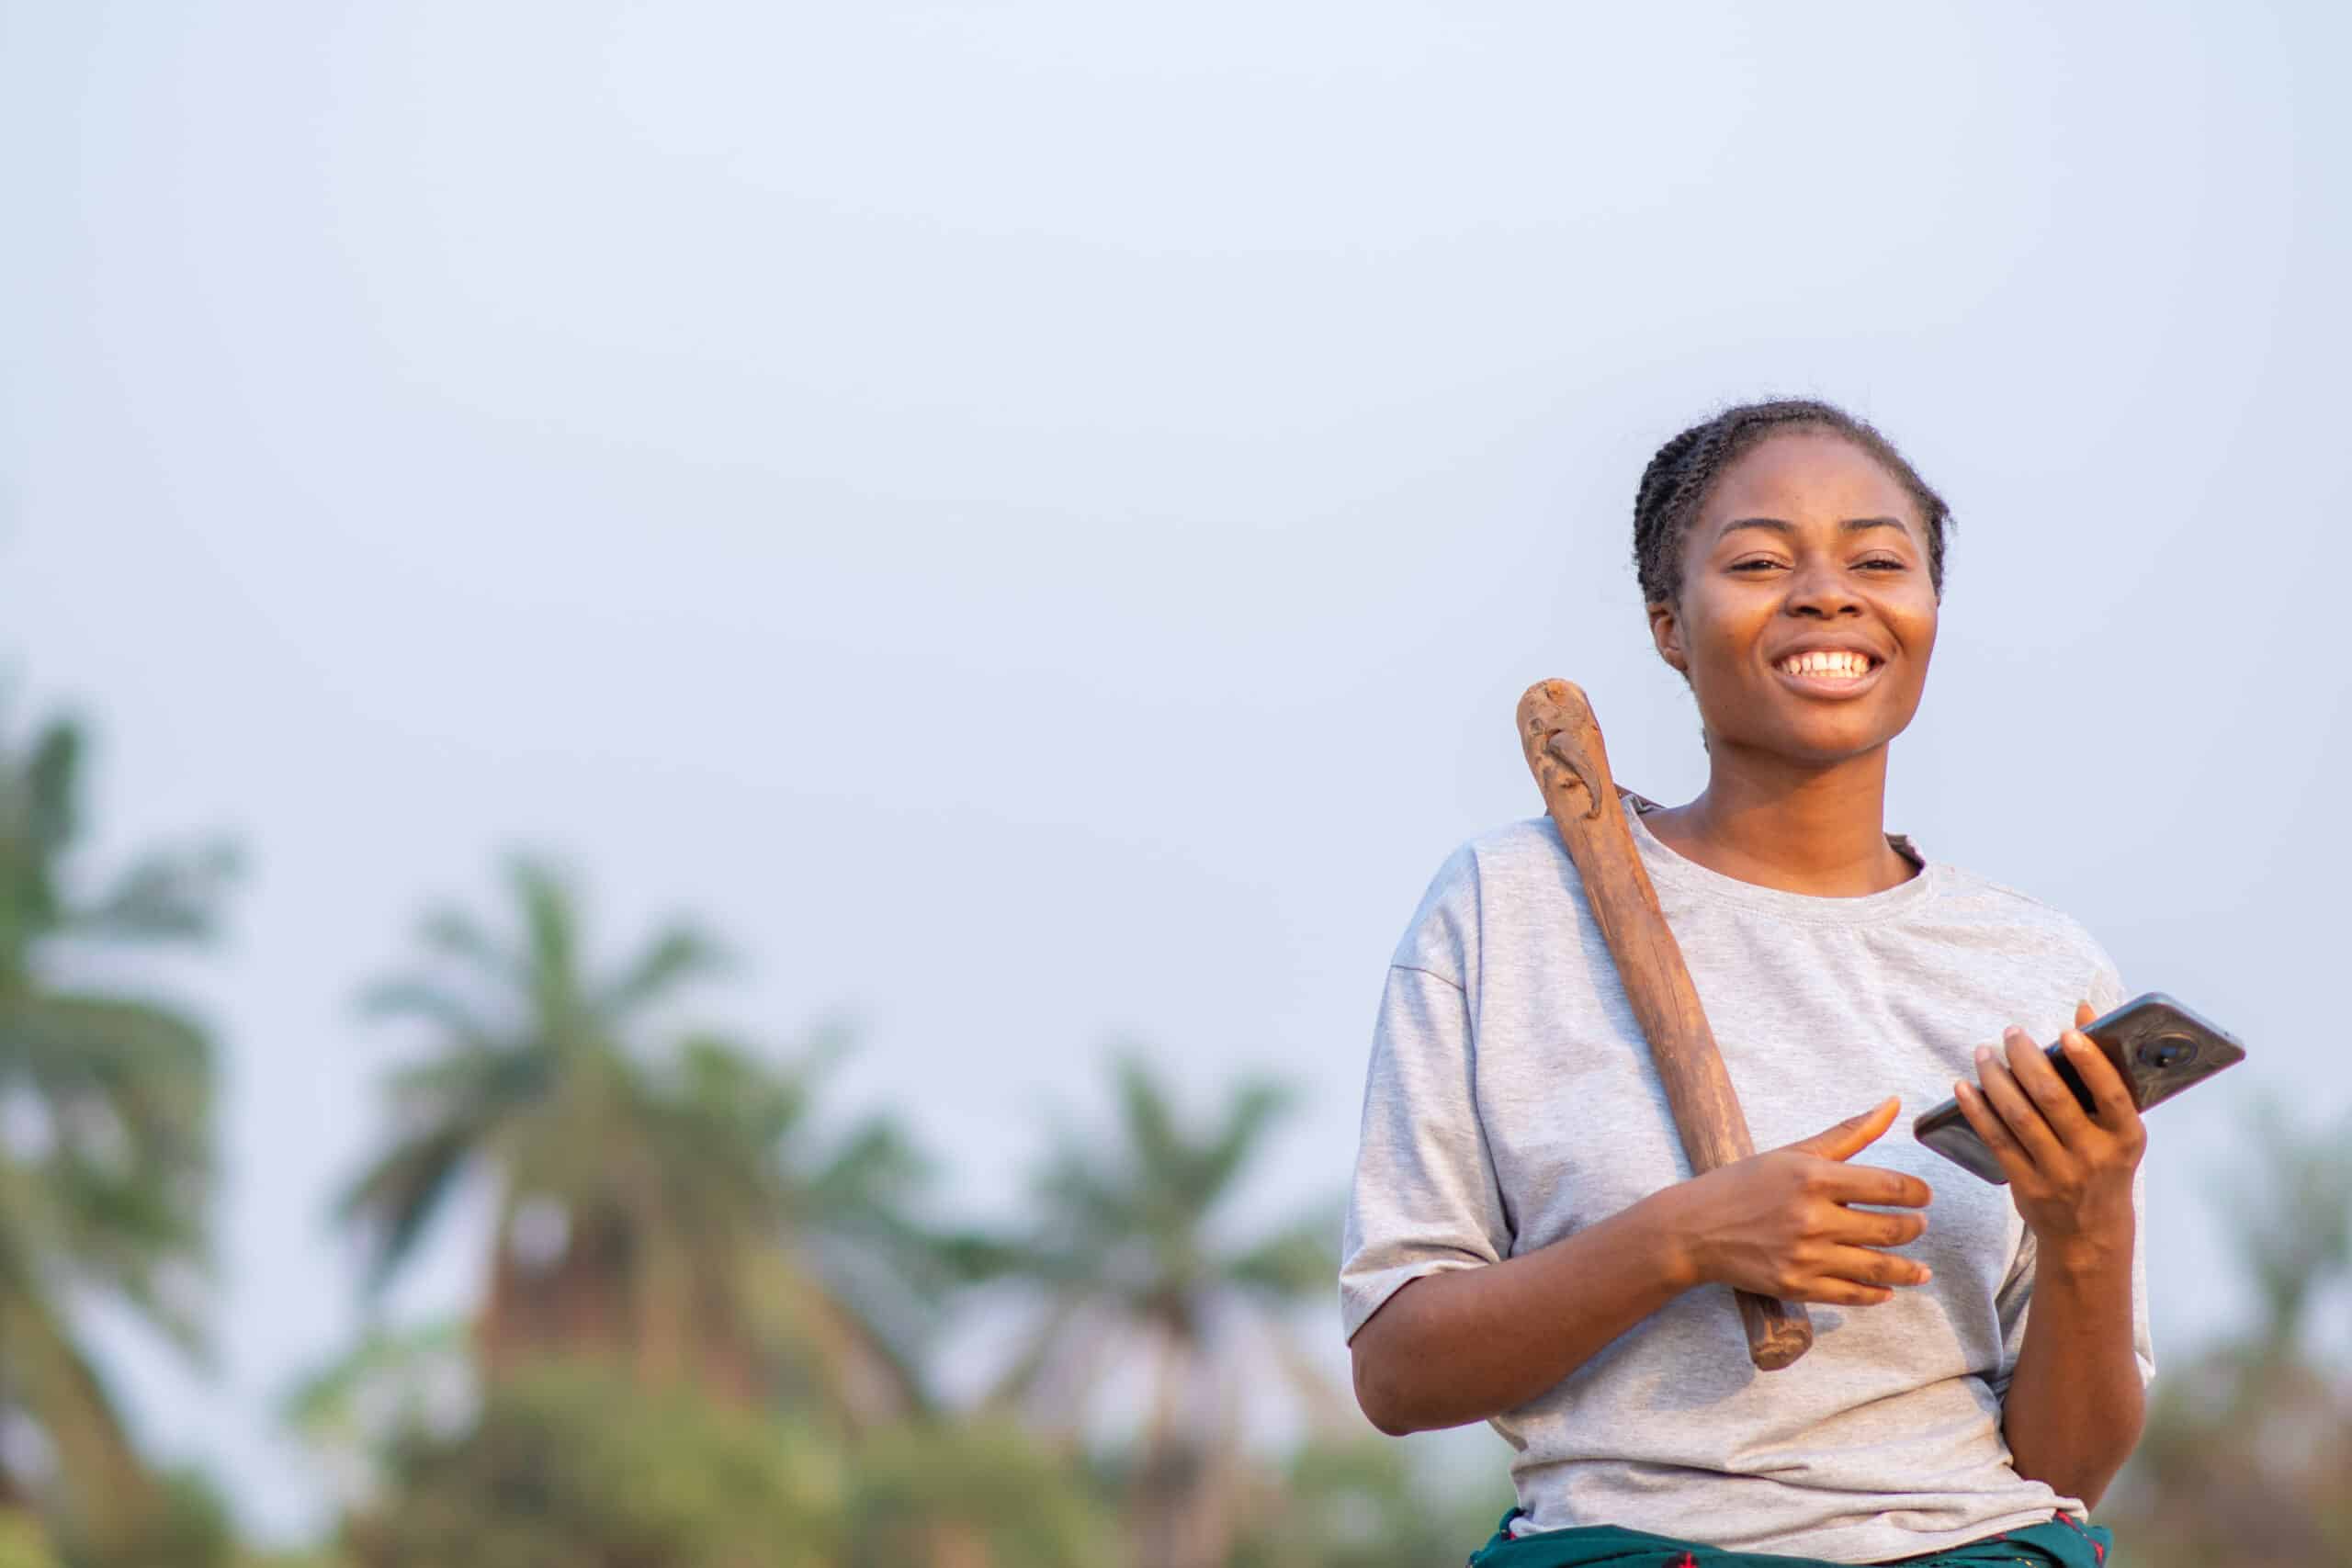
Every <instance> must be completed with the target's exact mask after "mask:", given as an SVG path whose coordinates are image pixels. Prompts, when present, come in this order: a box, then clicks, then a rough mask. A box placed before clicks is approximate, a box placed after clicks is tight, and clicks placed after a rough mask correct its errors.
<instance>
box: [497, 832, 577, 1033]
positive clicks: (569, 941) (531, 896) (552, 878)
mask: <svg viewBox="0 0 2352 1568" xmlns="http://www.w3.org/2000/svg"><path fill="white" fill-rule="evenodd" d="M506 875H507V880H508V882H509V883H510V884H511V885H512V886H513V888H514V892H515V902H516V903H517V904H518V905H519V906H520V907H521V909H522V913H523V932H524V952H525V953H526V954H527V955H528V961H529V966H530V967H529V975H530V987H531V990H532V993H533V995H534V996H535V997H536V998H537V1001H538V1004H539V1009H540V1012H541V1016H542V1017H546V1018H550V1019H554V1018H570V1017H571V1016H573V1015H574V1014H575V1013H576V1012H577V1011H578V1010H579V1008H580V1004H581V1001H582V987H581V984H580V914H579V898H578V896H577V895H576V894H575V893H574V891H573V889H572V886H571V882H570V880H569V879H568V878H567V877H566V876H565V874H564V873H563V872H562V871H561V870H560V869H559V868H558V867H557V866H556V864H555V863H553V862H552V861H548V860H545V859H542V858H540V857H538V856H536V855H527V854H521V855H515V856H514V857H512V858H511V859H510V860H509V861H508V862H507V867H506Z"/></svg>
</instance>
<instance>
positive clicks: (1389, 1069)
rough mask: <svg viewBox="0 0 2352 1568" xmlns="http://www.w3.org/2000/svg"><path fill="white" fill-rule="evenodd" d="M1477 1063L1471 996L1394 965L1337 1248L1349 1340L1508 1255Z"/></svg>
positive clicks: (1435, 977)
mask: <svg viewBox="0 0 2352 1568" xmlns="http://www.w3.org/2000/svg"><path fill="white" fill-rule="evenodd" d="M1475 1061H1476V1051H1475V1044H1474V1041H1473V1038H1472V1027H1471V1021H1470V1009H1469V1003H1468V998H1466V997H1465V996H1464V992H1463V988H1462V987H1461V986H1460V985H1458V984H1456V983H1455V982H1454V981H1453V980H1452V979H1450V978H1448V977H1447V976H1443V975H1440V974H1436V973H1434V972H1432V971H1430V970H1427V969H1421V968H1416V967H1412V966H1410V965H1407V964H1397V965H1393V966H1392V967H1391V968H1390V969H1389V971H1388V980H1387V985H1386V988H1385V990H1384V991H1383V993H1382V996H1381V1000H1380V1016H1379V1020H1378V1022H1377V1023H1376V1024H1375V1026H1374V1031H1373V1043H1372V1065H1371V1067H1370V1070H1369V1071H1368V1072H1367V1074H1366V1076H1365V1082H1364V1103H1363V1138H1362V1142H1361V1143H1360V1144H1359V1145H1358V1149H1357V1154H1356V1170H1355V1180H1354V1185H1353V1187H1352V1189H1351V1191H1350V1193H1349V1198H1348V1214H1347V1225H1346V1231H1345V1235H1343V1236H1342V1238H1341V1243H1340V1319H1341V1323H1342V1325H1343V1327H1344V1330H1345V1332H1346V1335H1347V1337H1349V1338H1350V1339H1352V1338H1354V1337H1355V1335H1356V1331H1357V1330H1358V1329H1360V1328H1362V1327H1363V1325H1364V1324H1365V1323H1366V1322H1367V1321H1368V1320H1369V1319H1370V1318H1371V1316H1372V1314H1374V1313H1375V1312H1377V1311H1378V1310H1379V1309H1380V1307H1381V1305H1382V1304H1383V1303H1385V1302H1386V1301H1387V1300H1388V1298H1389V1297H1390V1296H1392V1295H1395V1294H1396V1293H1397V1291H1398V1289H1400V1288H1401V1287H1402V1286H1404V1285H1405V1284H1406V1283H1407V1282H1408V1281H1409V1280H1417V1279H1419V1278H1420V1277H1421V1276H1422V1275H1424V1274H1434V1273H1437V1272H1440V1271H1442V1270H1443V1269H1471V1268H1476V1267H1477V1266H1479V1265H1480V1264H1486V1263H1494V1262H1498V1261H1499V1260H1500V1259H1502V1258H1506V1257H1508V1256H1510V1246H1511V1234H1510V1222H1509V1219H1508V1217H1507V1215H1506V1213H1505V1210H1504V1206H1503V1200H1502V1193H1501V1190H1500V1188H1499V1186H1498V1183H1497V1181H1496V1179H1495V1168H1494V1162H1493V1158H1492V1156H1491V1155H1490V1154H1489V1152H1488V1149H1487V1139H1486V1134H1485V1131H1484V1129H1483V1128H1482V1127H1481V1126H1480V1124H1479V1120H1478V1112H1477V1100H1476V1091H1475Z"/></svg>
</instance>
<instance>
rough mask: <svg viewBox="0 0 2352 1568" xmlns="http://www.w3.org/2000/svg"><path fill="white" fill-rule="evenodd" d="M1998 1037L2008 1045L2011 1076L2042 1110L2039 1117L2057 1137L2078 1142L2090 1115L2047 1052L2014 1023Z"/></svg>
mask: <svg viewBox="0 0 2352 1568" xmlns="http://www.w3.org/2000/svg"><path fill="white" fill-rule="evenodd" d="M2001 1039H2002V1043H2004V1044H2005V1045H2006V1046H2007V1051H2008V1068H2009V1073H2010V1076H2011V1077H2015V1078H2016V1079H2017V1080H2018V1088H2019V1089H2024V1090H2025V1092H2026V1097H2027V1098H2028V1099H2030V1100H2032V1101H2033V1103H2034V1106H2035V1108H2036V1109H2037V1110H2039V1111H2041V1119H2042V1120H2043V1121H2044V1122H2048V1123H2050V1130H2051V1131H2052V1133H2053V1134H2056V1135H2057V1138H2058V1141H2059V1142H2060V1143H2061V1144H2065V1145H2075V1144H2078V1143H2080V1142H2081V1141H2082V1133H2083V1129H2084V1127H2085V1126H2086V1124H2087V1122H2089V1117H2088V1116H2087V1115H2086V1114H2085V1112H2084V1111H2083V1102H2082V1101H2081V1100H2077V1099H2075V1091H2074V1089H2071V1088H2069V1087H2068V1086H2067V1083H2066V1080H2065V1079H2064V1078H2063V1077H2060V1076H2059V1074H2058V1069H2057V1068H2056V1067H2053V1066H2051V1065H2050V1057H2049V1055H2048V1054H2047V1053H2045V1052H2044V1051H2043V1050H2042V1049H2041V1046H2039V1045H2037V1044H2035V1043H2033V1036H2031V1035H2030V1034H2028V1033H2027V1032H2025V1031H2024V1030H2022V1029H2018V1028H2017V1027H2015V1026H2014V1025H2013V1026H2011V1027H2010V1028H2008V1029H2005V1030H2003V1031H2002V1032H2001Z"/></svg>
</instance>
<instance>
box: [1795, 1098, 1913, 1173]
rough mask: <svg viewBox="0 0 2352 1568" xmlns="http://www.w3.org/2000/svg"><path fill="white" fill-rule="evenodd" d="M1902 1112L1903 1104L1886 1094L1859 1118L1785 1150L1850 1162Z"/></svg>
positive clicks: (1800, 1140) (1848, 1120) (1876, 1138)
mask: <svg viewBox="0 0 2352 1568" xmlns="http://www.w3.org/2000/svg"><path fill="white" fill-rule="evenodd" d="M1902 1109H1903V1101H1902V1100H1899V1099H1897V1098H1896V1097H1895V1096H1894V1095H1891V1094H1890V1095H1888V1096H1887V1097H1886V1098H1885V1099H1884V1100H1880V1101H1879V1102H1878V1103H1877V1104H1876V1105H1873V1106H1871V1108H1870V1109H1869V1110H1868V1111H1863V1112H1862V1113H1861V1114H1860V1116H1849V1117H1847V1118H1846V1120H1844V1121H1843V1122H1838V1125H1836V1126H1835V1127H1832V1128H1830V1129H1828V1130H1827V1131H1826V1132H1821V1133H1815V1134H1814V1135H1813V1136H1812V1137H1810V1138H1800V1139H1798V1140H1797V1141H1796V1142H1795V1143H1793V1144H1791V1145H1789V1147H1791V1148H1792V1149H1797V1150H1801V1151H1803V1152H1804V1153H1805V1154H1809V1155H1818V1156H1821V1157H1822V1158H1823V1159H1851V1158H1853V1157H1854V1156H1856V1155H1858V1154H1860V1153H1861V1152H1862V1151H1863V1150H1864V1149H1866V1148H1868V1147H1870V1146H1871V1145H1872V1144H1874V1143H1876V1142H1878V1141H1879V1139H1880V1138H1882V1137H1883V1136H1884V1135H1885V1134H1886V1130H1887V1129H1888V1128H1889V1127H1892V1126H1894V1113H1895V1112H1896V1111H1900V1110H1902Z"/></svg>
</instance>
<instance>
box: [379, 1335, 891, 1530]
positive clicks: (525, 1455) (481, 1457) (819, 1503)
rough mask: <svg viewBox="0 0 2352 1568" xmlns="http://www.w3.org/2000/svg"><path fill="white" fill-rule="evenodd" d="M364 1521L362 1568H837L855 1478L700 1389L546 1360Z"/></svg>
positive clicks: (788, 1431) (406, 1456)
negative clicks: (640, 1381)
mask: <svg viewBox="0 0 2352 1568" xmlns="http://www.w3.org/2000/svg"><path fill="white" fill-rule="evenodd" d="M390 1471H391V1484H390V1489H389V1491H388V1493H387V1495H386V1496H385V1498H384V1500H383V1501H382V1502H381V1503H380V1504H379V1505H378V1506H375V1507H374V1508H372V1509H370V1510H369V1511H368V1512H366V1513H364V1514H362V1515H360V1516H358V1517H355V1518H353V1519H352V1520H351V1521H350V1522H349V1524H348V1526H347V1528H346V1530H345V1548H346V1550H347V1551H348V1552H349V1554H350V1555H351V1557H352V1558H353V1560H354V1562H356V1564H357V1565H358V1568H445V1565H447V1564H452V1563H465V1564H468V1565H469V1568H825V1565H830V1564H831V1563H833V1562H836V1561H837V1560H838V1552H839V1549H840V1543H841V1540H842V1530H843V1529H844V1525H845V1520H846V1517H845V1515H844V1512H843V1505H844V1503H845V1501H846V1477H845V1475H844V1472H843V1469H842V1461H841V1458H840V1456H839V1454H838V1453H837V1452H836V1451H834V1450H832V1449H831V1448H830V1447H828V1446H826V1445H823V1444H821V1443H819V1442H817V1441H814V1440H812V1439H811V1438H808V1437H807V1436H805V1435H803V1434H800V1433H797V1432H796V1431H794V1430H793V1429H792V1428H790V1427H785V1426H783V1425H780V1424H779V1423H778V1422H777V1421H775V1419H774V1418H772V1417H769V1416H760V1415H754V1414H752V1413H750V1412H747V1411H743V1410H740V1409H732V1408H729V1407H727V1406H724V1405H721V1404H717V1403H715V1402H713V1401H710V1400H708V1399H706V1398H703V1397H701V1396H699V1395H697V1394H695V1393H693V1392H692V1391H690V1390H685V1389H678V1388H671V1389H658V1390H646V1389H643V1388H640V1387H639V1386H638V1385H637V1384H636V1383H635V1382H632V1381H631V1380H629V1379H628V1378H627V1377H625V1376H624V1375H622V1374H621V1373H619V1372H617V1371H613V1370H611V1369H609V1368H605V1367H600V1366H594V1365H563V1364H558V1363H547V1364H543V1365H539V1366H536V1367H533V1368H532V1369H530V1370H528V1371H523V1372H520V1373H518V1374H517V1375H516V1376H515V1377H514V1378H512V1379H510V1380H508V1381H506V1382H502V1383H500V1384H497V1385H495V1386H494V1387H493V1388H492V1391H491V1392H490V1393H489V1396H488V1398H487V1401H486V1403H485V1404H484V1405H483V1408H482V1413H481V1421H480V1422H479V1424H478V1425H476V1427H474V1428H473V1429H472V1430H470V1431H469V1432H467V1433H465V1434H464V1435H462V1436H460V1437H458V1438H431V1437H428V1436H424V1435H412V1436H411V1437H409V1438H405V1439H403V1440H402V1441H401V1444H400V1446H399V1448H398V1450H397V1451H396V1452H395V1453H394V1455H393V1456H392V1460H391V1465H390Z"/></svg>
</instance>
